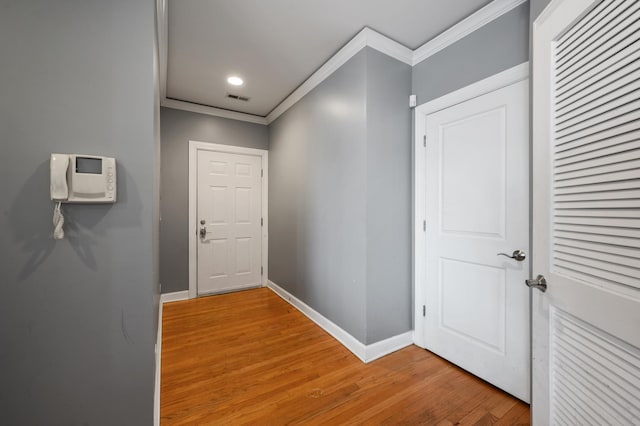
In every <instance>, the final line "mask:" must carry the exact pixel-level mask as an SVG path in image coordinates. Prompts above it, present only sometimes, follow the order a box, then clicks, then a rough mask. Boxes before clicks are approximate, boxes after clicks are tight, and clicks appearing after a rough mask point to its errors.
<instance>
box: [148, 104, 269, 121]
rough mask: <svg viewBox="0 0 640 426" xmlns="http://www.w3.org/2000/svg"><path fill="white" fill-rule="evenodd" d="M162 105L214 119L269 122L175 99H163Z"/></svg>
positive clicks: (253, 116) (262, 118)
mask: <svg viewBox="0 0 640 426" xmlns="http://www.w3.org/2000/svg"><path fill="white" fill-rule="evenodd" d="M160 105H161V106H163V107H166V108H173V109H179V110H182V111H190V112H197V113H198V114H206V115H211V116H214V117H222V118H228V119H231V120H239V121H246V122H248V123H255V124H262V125H266V124H267V120H266V119H265V118H264V117H260V116H259V115H253V114H246V113H244V112H237V111H230V110H228V109H222V108H215V107H211V106H207V105H199V104H194V103H191V102H185V101H178V100H175V99H168V98H163V99H162V100H161V101H160Z"/></svg>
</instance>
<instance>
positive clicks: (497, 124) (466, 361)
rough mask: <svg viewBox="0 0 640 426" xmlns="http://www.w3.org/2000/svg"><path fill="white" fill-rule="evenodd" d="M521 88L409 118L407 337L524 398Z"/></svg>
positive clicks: (524, 129)
mask: <svg viewBox="0 0 640 426" xmlns="http://www.w3.org/2000/svg"><path fill="white" fill-rule="evenodd" d="M525 66H526V65H525ZM525 66H522V67H520V70H522V69H524V67H525ZM521 72H522V71H521ZM525 72H526V71H525ZM499 80H500V77H499V76H497V77H495V78H494V79H493V80H492V81H494V83H493V84H496V83H495V81H499ZM480 85H481V86H482V84H480ZM528 90H529V85H528V80H527V79H526V77H525V78H520V81H518V82H516V83H512V84H508V85H507V86H506V87H501V88H498V89H495V90H491V91H489V92H487V93H481V92H480V93H481V94H479V93H478V89H473V88H471V89H469V91H470V92H471V93H472V95H468V96H472V97H471V98H470V99H464V96H463V97H462V98H460V96H457V99H455V100H453V101H452V102H455V103H454V104H453V105H447V102H446V99H444V103H443V101H442V100H441V101H436V103H438V102H439V103H440V104H441V105H440V107H442V108H441V109H438V110H436V111H434V112H429V113H426V114H425V113H421V112H420V110H418V111H417V117H416V120H423V125H424V131H425V135H426V140H425V141H424V147H421V148H422V153H421V154H420V147H419V148H418V149H419V150H418V153H417V154H418V155H423V156H424V158H423V159H420V160H423V161H424V170H423V175H422V177H421V176H419V175H418V176H417V187H420V184H419V183H418V181H419V180H422V182H424V184H423V185H424V186H423V189H424V193H423V194H422V197H424V198H423V200H424V210H423V211H422V213H421V212H420V211H419V210H417V211H416V216H417V219H419V218H420V216H422V217H423V220H424V222H423V223H422V224H421V225H422V226H421V228H422V229H420V231H423V232H422V235H420V232H419V233H418V234H417V238H419V239H423V241H424V248H425V251H424V257H423V258H422V259H420V258H418V259H417V260H416V262H422V265H421V268H423V269H422V273H420V274H417V279H418V280H420V281H419V282H418V285H417V288H416V290H417V291H416V297H417V299H418V298H421V301H419V302H418V303H417V305H418V306H417V312H416V313H417V316H416V324H417V327H416V331H417V336H416V340H417V343H418V344H419V345H420V346H423V347H425V348H427V349H428V350H430V351H432V352H434V353H436V354H438V355H440V356H442V357H443V358H445V359H447V360H449V361H451V362H453V363H454V364H457V365H459V366H460V367H462V368H464V369H465V370H468V371H469V372H471V373H473V374H475V375H477V376H479V377H481V378H483V379H484V380H486V381H488V382H490V383H492V384H494V385H495V386H497V387H499V388H501V389H504V390H505V391H507V392H509V393H511V394H513V395H515V396H517V397H518V398H520V399H522V400H524V401H527V402H528V401H529V398H530V384H529V383H530V331H529V289H528V288H527V287H526V286H525V284H524V280H525V279H526V278H528V274H529V194H530V191H529V136H528V132H529V127H528ZM463 92H464V91H463ZM453 96H454V97H456V95H455V94H454V95H453ZM427 107H428V104H427ZM432 108H438V106H434V107H432ZM419 196H420V195H419V194H417V197H419ZM418 204H419V202H418ZM419 252H420V251H418V253H419ZM420 305H422V306H420Z"/></svg>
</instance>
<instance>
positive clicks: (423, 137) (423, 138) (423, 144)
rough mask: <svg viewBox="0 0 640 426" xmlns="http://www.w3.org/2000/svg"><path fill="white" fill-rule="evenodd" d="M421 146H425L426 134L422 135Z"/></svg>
mask: <svg viewBox="0 0 640 426" xmlns="http://www.w3.org/2000/svg"><path fill="white" fill-rule="evenodd" d="M422 146H424V147H425V148H426V147H427V135H424V136H422Z"/></svg>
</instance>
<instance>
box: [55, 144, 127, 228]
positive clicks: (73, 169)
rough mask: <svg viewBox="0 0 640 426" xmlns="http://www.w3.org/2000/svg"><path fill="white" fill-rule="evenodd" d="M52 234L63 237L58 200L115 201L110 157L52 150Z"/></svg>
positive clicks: (99, 202)
mask: <svg viewBox="0 0 640 426" xmlns="http://www.w3.org/2000/svg"><path fill="white" fill-rule="evenodd" d="M50 168H51V200H53V201H55V202H56V207H55V210H54V213H53V225H54V227H55V230H54V232H53V237H54V238H55V239H57V240H61V239H62V238H64V231H63V230H62V225H63V224H64V216H63V215H62V208H61V203H75V204H80V203H82V204H102V203H115V202H116V160H115V159H114V158H111V157H98V156H94V155H77V154H51V162H50Z"/></svg>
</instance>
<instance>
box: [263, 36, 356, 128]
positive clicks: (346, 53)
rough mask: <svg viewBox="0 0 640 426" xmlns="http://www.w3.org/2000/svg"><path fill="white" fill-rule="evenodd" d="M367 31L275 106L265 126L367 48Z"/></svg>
mask: <svg viewBox="0 0 640 426" xmlns="http://www.w3.org/2000/svg"><path fill="white" fill-rule="evenodd" d="M367 30H368V28H365V29H363V30H362V31H360V32H359V33H358V34H356V36H355V37H353V38H352V39H351V40H350V41H349V42H348V43H347V44H346V45H345V46H344V47H342V49H340V50H338V52H336V54H335V55H333V56H332V57H331V58H330V59H329V60H328V61H327V62H325V63H324V65H322V66H321V67H320V68H319V69H318V70H317V71H316V72H314V73H313V74H311V76H310V77H309V78H307V79H306V80H305V82H304V83H302V84H301V85H300V86H299V87H298V88H297V89H296V90H294V91H293V93H291V94H290V95H289V96H287V98H286V99H285V100H284V101H282V102H281V103H280V104H279V105H278V106H276V107H275V108H274V109H273V110H272V111H271V112H270V113H269V114H268V115H267V124H271V123H273V121H275V119H276V118H278V117H280V116H281V115H282V114H283V113H284V112H285V111H286V110H288V109H289V108H291V107H292V106H293V105H294V104H295V103H296V102H298V101H299V100H300V99H302V98H303V97H304V96H305V95H306V94H307V93H309V92H310V91H312V90H313V89H314V88H315V87H316V86H318V85H319V84H320V83H322V82H323V81H324V80H326V79H327V77H329V76H330V75H331V74H333V73H334V71H336V70H337V69H338V68H340V67H341V66H342V65H344V64H345V62H347V61H348V60H349V59H351V58H352V57H354V56H355V55H356V54H357V53H358V52H359V51H360V50H362V49H363V48H365V47H366V46H367V33H368V32H367Z"/></svg>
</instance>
